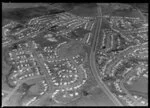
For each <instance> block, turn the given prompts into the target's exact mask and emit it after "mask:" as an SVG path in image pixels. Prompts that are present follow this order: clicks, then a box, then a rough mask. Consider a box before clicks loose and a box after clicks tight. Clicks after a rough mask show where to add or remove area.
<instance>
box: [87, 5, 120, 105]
mask: <svg viewBox="0 0 150 108" xmlns="http://www.w3.org/2000/svg"><path fill="white" fill-rule="evenodd" d="M97 11H98V16H102V13H101V8H100V6H98V8H97ZM96 20H97V21H96V28H95V30H94V35H93V36H94V40H93V44H92V49H91V53H90V66H91V68H92V73H93V75H94V77H95V79H96V80H97V82H98V84H99V86H100V87H101V88H102V89H103V91H104V92H105V93H106V95H108V97H109V98H110V99H111V100H112V102H113V103H114V104H115V105H116V106H123V105H122V104H121V103H120V101H119V100H118V99H117V98H116V97H115V96H114V95H113V94H112V93H111V91H110V90H109V89H108V88H107V86H106V85H105V84H104V83H103V81H102V80H101V78H100V77H99V74H98V70H96V64H95V49H96V45H97V43H98V41H99V35H100V29H101V23H102V18H99V17H97V19H96Z"/></svg>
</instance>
